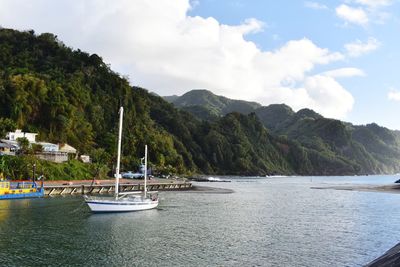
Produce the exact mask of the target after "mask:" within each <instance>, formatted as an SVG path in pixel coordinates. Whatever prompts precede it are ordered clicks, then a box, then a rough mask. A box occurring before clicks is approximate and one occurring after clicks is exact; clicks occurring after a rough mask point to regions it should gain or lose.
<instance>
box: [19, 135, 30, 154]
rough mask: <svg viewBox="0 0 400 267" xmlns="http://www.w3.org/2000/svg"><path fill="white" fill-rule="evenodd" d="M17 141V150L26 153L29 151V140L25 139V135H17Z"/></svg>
mask: <svg viewBox="0 0 400 267" xmlns="http://www.w3.org/2000/svg"><path fill="white" fill-rule="evenodd" d="M17 142H18V146H19V150H20V151H21V153H22V154H28V153H29V152H30V147H31V144H30V143H29V140H28V139H26V137H18V138H17Z"/></svg>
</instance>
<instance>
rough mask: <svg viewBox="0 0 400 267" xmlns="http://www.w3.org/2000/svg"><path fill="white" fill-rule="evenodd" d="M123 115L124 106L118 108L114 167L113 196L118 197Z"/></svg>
mask: <svg viewBox="0 0 400 267" xmlns="http://www.w3.org/2000/svg"><path fill="white" fill-rule="evenodd" d="M123 117H124V108H123V107H121V108H120V109H119V131H118V156H117V168H116V169H115V197H116V198H118V193H119V192H118V191H119V176H120V174H119V168H120V161H121V139H122V119H123Z"/></svg>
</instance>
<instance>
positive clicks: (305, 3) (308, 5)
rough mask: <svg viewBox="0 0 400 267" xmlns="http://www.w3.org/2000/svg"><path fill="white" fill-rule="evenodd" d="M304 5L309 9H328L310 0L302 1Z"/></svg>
mask: <svg viewBox="0 0 400 267" xmlns="http://www.w3.org/2000/svg"><path fill="white" fill-rule="evenodd" d="M304 6H305V7H308V8H311V9H317V10H321V9H328V7H327V6H326V5H323V4H321V3H318V2H311V1H306V2H304Z"/></svg>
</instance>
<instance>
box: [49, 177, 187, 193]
mask: <svg viewBox="0 0 400 267" xmlns="http://www.w3.org/2000/svg"><path fill="white" fill-rule="evenodd" d="M143 187H144V185H143V181H129V182H126V181H123V182H122V183H120V186H119V191H120V192H126V191H139V190H143ZM191 188H192V183H190V182H187V181H177V180H171V181H160V180H157V181H151V182H148V183H147V190H148V191H173V190H188V189H191ZM114 190H115V184H114V183H112V182H111V181H109V180H107V181H101V182H97V183H91V182H89V181H70V182H65V183H60V182H51V181H49V182H46V183H45V184H44V194H45V196H57V195H75V194H107V193H112V192H114Z"/></svg>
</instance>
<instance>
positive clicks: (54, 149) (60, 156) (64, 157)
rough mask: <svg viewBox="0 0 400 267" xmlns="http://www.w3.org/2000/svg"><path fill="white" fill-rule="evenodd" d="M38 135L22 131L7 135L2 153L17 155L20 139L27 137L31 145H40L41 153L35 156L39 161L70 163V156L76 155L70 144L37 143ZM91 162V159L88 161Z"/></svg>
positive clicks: (37, 152) (36, 153)
mask: <svg viewBox="0 0 400 267" xmlns="http://www.w3.org/2000/svg"><path fill="white" fill-rule="evenodd" d="M37 135H38V134H37V133H26V132H22V131H21V130H20V129H17V130H15V132H9V133H7V135H6V137H7V139H2V140H1V142H0V144H2V145H0V152H2V153H4V154H8V155H15V152H16V151H17V150H18V149H19V146H18V141H17V139H18V138H23V137H25V138H26V139H27V140H28V141H29V143H30V144H31V145H32V144H36V145H39V146H40V147H41V148H42V149H41V151H40V152H39V151H36V152H35V156H36V157H37V158H39V159H43V160H48V161H53V162H58V163H60V162H65V161H68V154H76V153H77V150H76V149H75V148H74V147H72V146H70V145H68V144H60V145H59V144H53V143H49V142H36V136H37ZM87 160H88V161H89V162H90V158H88V159H87Z"/></svg>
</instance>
